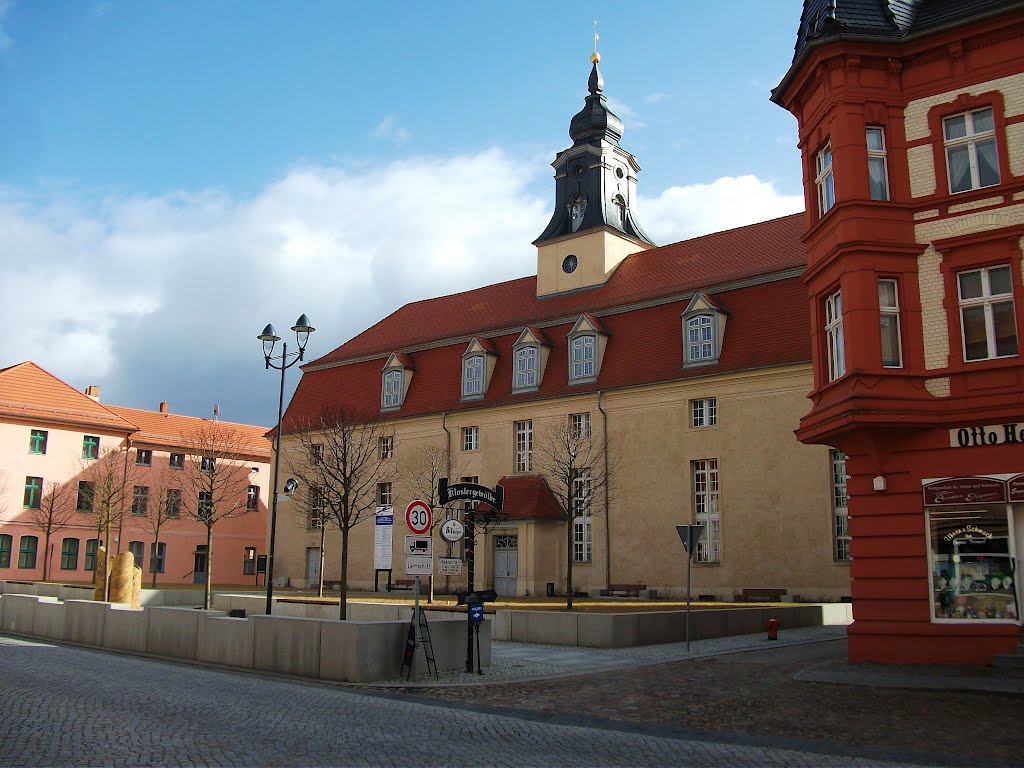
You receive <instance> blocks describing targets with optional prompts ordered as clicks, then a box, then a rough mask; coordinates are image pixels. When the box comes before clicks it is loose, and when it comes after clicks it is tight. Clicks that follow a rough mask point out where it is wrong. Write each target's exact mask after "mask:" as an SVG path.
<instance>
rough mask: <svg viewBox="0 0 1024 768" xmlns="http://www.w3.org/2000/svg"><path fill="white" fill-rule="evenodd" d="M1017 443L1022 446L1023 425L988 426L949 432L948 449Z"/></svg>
mask: <svg viewBox="0 0 1024 768" xmlns="http://www.w3.org/2000/svg"><path fill="white" fill-rule="evenodd" d="M1003 443H1017V444H1022V445H1024V424H989V425H987V426H974V427H960V428H959V429H951V430H949V447H950V448H977V447H979V446H982V445H1002V444H1003Z"/></svg>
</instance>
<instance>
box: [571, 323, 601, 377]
mask: <svg viewBox="0 0 1024 768" xmlns="http://www.w3.org/2000/svg"><path fill="white" fill-rule="evenodd" d="M596 365H597V335H596V334H593V333H585V334H583V335H582V336H577V337H575V338H574V339H572V341H570V342H569V378H570V379H592V378H594V376H596V375H597V374H596V370H597V368H596Z"/></svg>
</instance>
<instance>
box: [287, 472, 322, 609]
mask: <svg viewBox="0 0 1024 768" xmlns="http://www.w3.org/2000/svg"><path fill="white" fill-rule="evenodd" d="M311 458H312V459H313V460H315V458H316V457H315V456H314V457H311ZM289 459H294V457H292V456H289ZM293 465H294V462H293V463H292V465H290V466H293ZM293 474H298V475H299V476H300V477H301V478H302V481H301V483H300V489H299V491H298V496H300V497H304V498H305V500H306V502H307V503H306V504H305V505H302V504H299V503H296V504H295V505H294V507H293V514H294V515H295V523H296V525H300V526H302V527H303V528H306V529H307V530H313V531H316V532H317V533H318V534H319V538H320V566H319V567H318V568H317V584H316V594H317V597H323V596H324V560H325V554H324V553H325V551H326V549H325V540H326V538H327V526H328V524H329V523H330V518H329V516H328V515H327V514H326V508H325V504H326V502H325V499H324V495H323V494H321V493H320V489H319V487H318V486H315V485H312V484H310V483H309V482H308V481H307V479H306V478H305V477H304V474H303V473H300V472H294V473H293ZM306 474H308V472H307V473H306Z"/></svg>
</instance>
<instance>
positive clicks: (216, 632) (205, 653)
mask: <svg viewBox="0 0 1024 768" xmlns="http://www.w3.org/2000/svg"><path fill="white" fill-rule="evenodd" d="M197 613H199V614H200V615H199V636H198V637H197V638H196V660H197V661H202V662H206V663H207V664H222V665H224V666H228V667H243V668H245V669H252V648H253V624H254V622H252V621H248V620H246V619H233V618H231V617H230V616H217V615H211V614H207V613H206V612H205V611H197Z"/></svg>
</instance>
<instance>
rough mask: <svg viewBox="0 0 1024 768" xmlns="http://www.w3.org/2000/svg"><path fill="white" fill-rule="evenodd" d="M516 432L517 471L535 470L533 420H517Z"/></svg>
mask: <svg viewBox="0 0 1024 768" xmlns="http://www.w3.org/2000/svg"><path fill="white" fill-rule="evenodd" d="M515 433H516V445H515V448H516V460H515V471H516V472H532V471H533V422H532V421H530V420H527V421H517V422H516V423H515Z"/></svg>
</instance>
